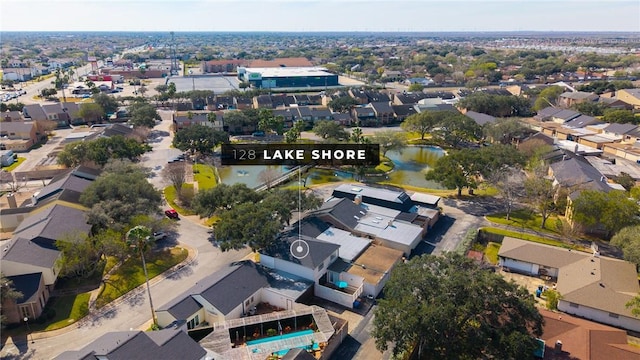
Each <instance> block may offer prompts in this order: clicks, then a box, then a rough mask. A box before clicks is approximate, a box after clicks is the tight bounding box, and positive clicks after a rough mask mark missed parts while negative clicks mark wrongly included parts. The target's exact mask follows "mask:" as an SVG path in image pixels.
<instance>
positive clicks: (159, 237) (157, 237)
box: [153, 231, 167, 241]
mask: <svg viewBox="0 0 640 360" xmlns="http://www.w3.org/2000/svg"><path fill="white" fill-rule="evenodd" d="M166 237H167V234H165V233H164V232H162V231H158V232H154V233H153V239H154V240H155V241H158V240H162V239H165V238H166Z"/></svg>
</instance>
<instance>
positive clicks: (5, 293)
mask: <svg viewBox="0 0 640 360" xmlns="http://www.w3.org/2000/svg"><path fill="white" fill-rule="evenodd" d="M22 295H23V294H22V293H21V292H20V291H17V290H16V288H15V286H14V285H13V281H11V280H9V279H7V277H6V276H4V274H3V273H0V327H1V328H4V326H5V325H6V321H7V318H6V316H5V315H4V312H3V311H2V310H3V309H2V307H3V306H4V305H5V304H6V303H7V301H16V300H18V299H20V298H22Z"/></svg>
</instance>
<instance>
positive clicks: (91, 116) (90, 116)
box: [78, 103, 105, 123]
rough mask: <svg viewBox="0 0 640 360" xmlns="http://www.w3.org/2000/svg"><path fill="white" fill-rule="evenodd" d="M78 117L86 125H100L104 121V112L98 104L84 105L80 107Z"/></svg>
mask: <svg viewBox="0 0 640 360" xmlns="http://www.w3.org/2000/svg"><path fill="white" fill-rule="evenodd" d="M78 116H80V117H81V118H83V119H84V121H86V122H88V123H94V122H95V123H100V122H102V120H103V119H104V116H105V112H104V109H103V108H102V106H100V105H99V104H96V103H85V104H81V105H80V110H79V111H78Z"/></svg>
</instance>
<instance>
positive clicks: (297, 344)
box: [247, 330, 320, 356]
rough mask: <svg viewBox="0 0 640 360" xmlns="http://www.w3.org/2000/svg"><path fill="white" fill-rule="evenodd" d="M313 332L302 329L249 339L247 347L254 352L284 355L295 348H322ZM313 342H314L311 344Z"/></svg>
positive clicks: (308, 349) (310, 349)
mask: <svg viewBox="0 0 640 360" xmlns="http://www.w3.org/2000/svg"><path fill="white" fill-rule="evenodd" d="M313 334H314V332H313V330H302V331H296V332H293V333H289V334H282V335H278V336H271V337H267V338H263V339H257V340H249V341H247V347H248V348H249V350H250V351H251V352H252V353H254V354H257V353H266V354H276V355H279V356H284V355H286V354H287V353H288V352H289V350H291V349H295V348H300V349H305V350H307V351H312V350H320V346H319V344H318V343H316V342H315V341H314V335H313ZM284 340H287V341H284ZM311 343H313V344H312V345H311Z"/></svg>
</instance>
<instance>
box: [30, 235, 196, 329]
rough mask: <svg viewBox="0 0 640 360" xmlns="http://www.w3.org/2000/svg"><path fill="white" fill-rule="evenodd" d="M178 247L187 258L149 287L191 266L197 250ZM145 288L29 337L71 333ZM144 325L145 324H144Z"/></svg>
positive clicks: (158, 277) (132, 291)
mask: <svg viewBox="0 0 640 360" xmlns="http://www.w3.org/2000/svg"><path fill="white" fill-rule="evenodd" d="M178 246H179V247H182V248H183V249H186V250H187V251H188V255H187V258H186V259H184V260H183V261H182V262H180V263H178V264H176V265H174V266H173V267H171V268H169V269H167V270H165V271H164V272H162V273H161V274H158V275H156V276H155V277H153V278H152V279H149V286H152V285H154V284H157V283H159V282H161V281H162V280H164V279H166V278H168V277H169V276H171V275H173V274H175V273H177V272H178V271H180V270H182V269H183V268H184V267H186V266H189V265H191V264H192V263H193V262H194V261H195V259H196V258H197V257H198V250H197V249H194V248H192V247H190V246H187V245H185V244H183V243H178ZM145 288H146V284H145V283H143V284H141V285H139V286H137V287H135V288H134V289H132V290H130V291H129V292H127V293H126V294H124V295H122V296H120V297H119V298H117V299H115V300H113V301H112V302H110V303H109V304H107V305H105V306H103V307H102V308H100V309H97V310H96V312H95V313H89V314H87V315H86V316H84V317H83V318H81V319H80V320H78V321H75V322H74V323H73V324H70V325H69V326H65V327H63V328H60V329H56V330H51V331H40V332H33V333H29V335H30V336H31V337H32V338H33V339H34V340H38V339H46V338H50V337H55V336H59V335H63V334H66V333H68V332H71V331H73V330H76V329H78V328H80V327H81V326H84V325H85V324H86V323H88V322H90V318H100V317H102V316H103V315H105V314H108V313H109V312H111V311H113V310H115V309H116V308H117V307H118V306H119V305H120V304H122V303H123V302H125V301H127V300H129V299H130V298H131V297H132V296H134V295H136V294H138V292H140V291H141V290H142V291H144V290H145ZM145 324H146V322H145ZM143 325H144V324H143ZM145 329H146V328H145Z"/></svg>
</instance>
